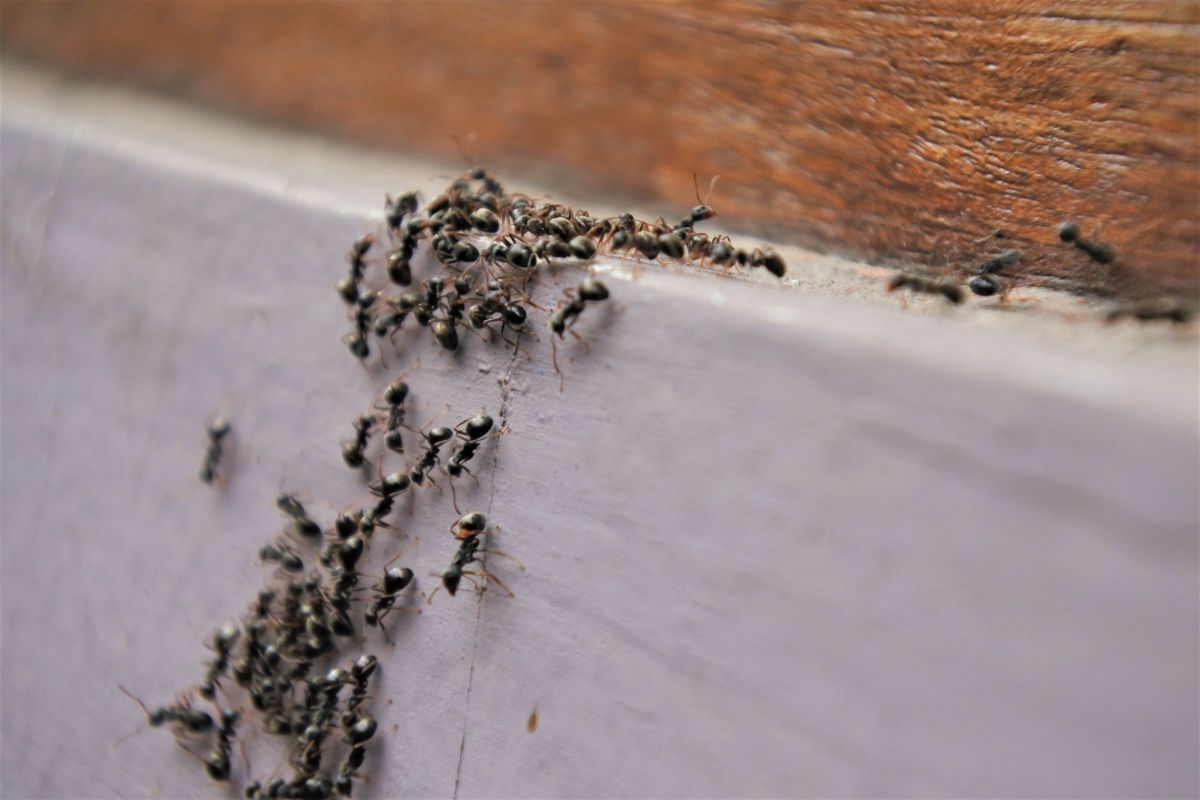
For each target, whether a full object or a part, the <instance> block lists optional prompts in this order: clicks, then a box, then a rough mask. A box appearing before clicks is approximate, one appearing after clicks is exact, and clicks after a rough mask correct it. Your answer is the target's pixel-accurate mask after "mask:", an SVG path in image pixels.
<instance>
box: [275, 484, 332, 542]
mask: <svg viewBox="0 0 1200 800" xmlns="http://www.w3.org/2000/svg"><path fill="white" fill-rule="evenodd" d="M275 506H276V508H278V509H279V510H280V511H282V512H283V513H284V514H286V515H287V516H289V517H291V518H292V521H293V524H294V527H295V530H296V533H298V534H300V535H301V536H303V537H305V538H307V539H317V538H320V536H321V526H320V525H318V524H317V523H316V522H314V521H313V519H312V518H311V517H310V516H308V512H306V511H305V510H304V506H303V505H301V503H300V501H299V500H297V499H296V497H295V495H290V494H281V495H279V496H278V497H276V498H275Z"/></svg>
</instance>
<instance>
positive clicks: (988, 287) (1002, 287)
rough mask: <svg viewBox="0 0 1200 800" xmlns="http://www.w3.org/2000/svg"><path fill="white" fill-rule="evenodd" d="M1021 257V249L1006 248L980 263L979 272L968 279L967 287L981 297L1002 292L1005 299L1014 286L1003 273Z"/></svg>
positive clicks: (1002, 297) (1001, 295) (1001, 296)
mask: <svg viewBox="0 0 1200 800" xmlns="http://www.w3.org/2000/svg"><path fill="white" fill-rule="evenodd" d="M1020 258H1021V251H1020V250H1005V251H1004V252H1003V253H1001V254H1000V255H998V256H994V257H992V258H989V259H988V260H987V261H984V262H983V263H982V264H980V265H979V273H978V274H977V275H975V276H974V277H973V278H971V280H969V281H967V287H968V288H970V290H971V291H972V292H974V293H975V294H977V295H979V296H980V297H990V296H992V295H994V294H995V293H996V292H1000V299H1001V300H1003V299H1004V298H1005V296H1006V295H1007V294H1008V292H1009V291H1010V290H1011V288H1012V286H1011V284H1009V283H1008V281H1006V280H1005V275H1004V274H1002V273H1004V271H1005V270H1006V269H1008V268H1009V267H1011V266H1012V265H1013V264H1015V263H1017V261H1019V260H1020Z"/></svg>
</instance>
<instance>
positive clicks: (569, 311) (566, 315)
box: [550, 234, 640, 392]
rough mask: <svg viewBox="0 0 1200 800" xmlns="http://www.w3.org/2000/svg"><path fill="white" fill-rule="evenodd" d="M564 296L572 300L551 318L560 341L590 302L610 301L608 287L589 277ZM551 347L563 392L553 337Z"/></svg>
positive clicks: (556, 309)
mask: <svg viewBox="0 0 1200 800" xmlns="http://www.w3.org/2000/svg"><path fill="white" fill-rule="evenodd" d="M639 235H640V234H639ZM563 294H565V295H566V296H567V297H569V298H571V300H570V302H568V303H566V304H563V303H562V302H561V301H560V302H559V305H558V306H557V307H556V308H555V309H554V314H553V315H552V316H551V317H550V331H551V332H552V333H554V334H557V335H558V338H559V339H561V338H562V337H563V332H564V331H568V330H571V327H572V326H573V325H574V324H575V321H576V320H577V319H578V318H579V315H580V314H582V313H583V309H584V308H585V307H586V306H587V303H588V302H600V301H602V300H607V299H608V287H606V286H605V285H604V284H603V283H601V282H600V281H598V280H596V279H595V278H593V277H592V276H590V275H589V276H588V277H586V278H584V279H583V280H582V281H581V282H580V283H579V286H578V287H577V288H576V289H574V290H572V289H564V290H563ZM573 295H574V296H573ZM571 335H572V336H574V337H575V338H576V339H579V340H580V341H584V339H583V337H582V336H580V335H579V334H577V333H575V331H571ZM585 344H586V342H585ZM550 345H551V359H552V360H553V362H554V371H555V372H557V373H558V375H559V387H558V390H559V391H560V392H561V391H562V370H561V369H559V367H558V345H557V344H556V343H555V341H554V338H553V337H551V339H550Z"/></svg>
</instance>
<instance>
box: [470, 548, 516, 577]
mask: <svg viewBox="0 0 1200 800" xmlns="http://www.w3.org/2000/svg"><path fill="white" fill-rule="evenodd" d="M479 552H481V553H491V554H492V555H497V556H500V557H502V558H507V559H508V560H509V561H511V562H513V563H514V564H516V565H517V566H518V567H520V568H521V572H527V570H526V569H525V565H524V564H522V563H521V560H520V559H519V558H517V557H516V556H510V555H509V554H508V553H506V552H504V551H503V550H493V549H491V548H485V549H483V550H480V551H479Z"/></svg>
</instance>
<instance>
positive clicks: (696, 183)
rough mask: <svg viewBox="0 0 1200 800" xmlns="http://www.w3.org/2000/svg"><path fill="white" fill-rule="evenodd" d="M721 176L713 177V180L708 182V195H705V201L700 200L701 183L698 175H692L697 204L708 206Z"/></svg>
mask: <svg viewBox="0 0 1200 800" xmlns="http://www.w3.org/2000/svg"><path fill="white" fill-rule="evenodd" d="M720 178H721V176H720V175H713V176H712V180H711V181H709V182H708V193H707V194H705V195H704V199H703V200H701V199H700V183H699V179H698V178H697V177H696V173H694V172H693V173H692V186H694V187H695V188H696V202H697V203H699V204H700V205H702V206H707V205H708V198H710V197H712V193H713V189H715V188H716V186H717V181H718V180H720Z"/></svg>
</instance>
